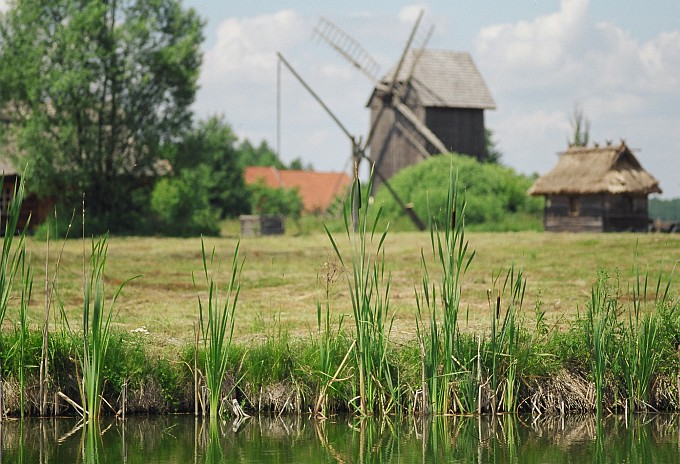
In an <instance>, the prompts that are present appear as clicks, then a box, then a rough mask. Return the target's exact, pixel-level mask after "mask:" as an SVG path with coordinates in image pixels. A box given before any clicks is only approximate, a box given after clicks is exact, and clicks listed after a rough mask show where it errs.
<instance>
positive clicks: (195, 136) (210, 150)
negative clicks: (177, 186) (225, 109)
mask: <svg viewBox="0 0 680 464" xmlns="http://www.w3.org/2000/svg"><path fill="white" fill-rule="evenodd" d="M236 143H237V137H236V135H234V132H233V131H232V129H231V127H230V126H229V125H228V124H227V123H226V122H225V121H224V118H223V117H222V116H212V117H210V118H208V119H207V120H205V121H199V122H198V123H197V124H196V126H195V127H194V128H193V129H192V130H191V131H189V132H188V133H187V134H186V136H185V137H184V140H182V141H181V142H180V143H179V144H178V145H177V151H176V153H175V154H174V156H172V157H171V159H172V165H173V170H174V171H175V173H177V175H179V174H180V173H182V172H183V171H186V170H195V169H202V168H203V167H207V168H208V169H209V172H210V175H209V176H197V177H196V180H197V184H196V185H195V188H197V189H203V190H205V191H206V195H207V198H208V201H209V203H210V205H211V206H212V207H213V208H214V209H216V210H217V211H219V212H220V216H221V217H233V216H236V215H239V214H243V213H247V212H249V208H250V205H249V203H248V191H247V189H246V186H245V183H244V181H243V165H242V164H241V157H242V154H241V151H240V149H239V148H237V146H236Z"/></svg>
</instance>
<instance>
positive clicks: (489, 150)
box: [484, 128, 503, 164]
mask: <svg viewBox="0 0 680 464" xmlns="http://www.w3.org/2000/svg"><path fill="white" fill-rule="evenodd" d="M484 145H486V159H485V160H484V161H485V162H487V163H493V164H501V158H502V157H503V153H501V152H500V150H498V148H496V141H495V140H494V138H493V131H492V130H491V129H488V128H486V129H484Z"/></svg>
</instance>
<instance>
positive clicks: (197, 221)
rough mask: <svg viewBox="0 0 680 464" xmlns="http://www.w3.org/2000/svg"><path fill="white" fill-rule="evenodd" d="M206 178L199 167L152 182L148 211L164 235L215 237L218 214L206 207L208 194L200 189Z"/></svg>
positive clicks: (206, 171)
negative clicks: (153, 183)
mask: <svg viewBox="0 0 680 464" xmlns="http://www.w3.org/2000/svg"><path fill="white" fill-rule="evenodd" d="M209 175H210V173H209V172H208V170H207V168H205V167H204V166H201V167H199V168H197V169H195V170H184V171H182V172H181V174H180V175H179V176H178V177H165V178H163V179H160V180H159V181H158V182H157V183H156V185H155V187H154V189H153V192H152V193H151V211H152V212H153V214H154V217H155V219H156V221H157V226H158V228H159V229H160V230H161V231H162V232H163V233H164V234H167V235H175V236H191V235H199V234H203V235H218V234H219V231H220V224H219V217H220V213H219V211H217V210H216V209H215V208H213V207H212V206H210V201H209V198H208V192H207V189H206V188H204V186H205V185H206V182H205V179H207V178H208V176H209Z"/></svg>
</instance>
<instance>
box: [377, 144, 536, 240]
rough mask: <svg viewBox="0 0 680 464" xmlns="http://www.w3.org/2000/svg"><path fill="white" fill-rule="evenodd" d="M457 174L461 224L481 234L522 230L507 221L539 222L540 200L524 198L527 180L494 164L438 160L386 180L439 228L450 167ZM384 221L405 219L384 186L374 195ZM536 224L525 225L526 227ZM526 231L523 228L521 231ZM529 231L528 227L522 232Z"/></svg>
mask: <svg viewBox="0 0 680 464" xmlns="http://www.w3.org/2000/svg"><path fill="white" fill-rule="evenodd" d="M452 163H453V166H454V169H456V170H457V172H458V189H459V190H460V191H461V192H465V197H466V201H467V206H466V210H465V211H466V213H465V221H466V225H473V226H474V225H477V226H479V227H481V228H484V229H485V230H505V229H506V228H507V224H513V226H514V227H521V226H522V225H521V224H517V223H516V221H513V219H512V218H515V217H527V216H528V217H534V218H536V222H540V219H539V218H540V217H541V214H542V208H543V200H542V199H541V198H535V197H529V196H528V195H527V193H526V192H527V190H528V189H529V187H530V186H531V183H532V179H531V178H529V177H526V176H523V175H520V174H517V173H515V172H514V171H513V170H512V169H510V168H506V167H502V166H500V165H497V164H489V163H487V164H483V163H479V162H478V161H476V160H475V159H473V158H471V157H469V156H463V155H456V154H453V155H439V156H434V157H432V158H430V159H428V160H425V161H423V162H421V163H418V164H416V165H415V166H410V167H408V168H406V169H403V170H402V171H400V172H399V173H397V174H396V175H395V176H393V177H392V178H391V179H390V181H389V182H390V185H391V186H392V188H393V189H394V190H395V191H396V192H397V193H398V195H399V196H400V197H401V199H402V201H404V202H405V203H411V204H413V209H414V210H415V212H416V213H417V214H418V216H419V217H421V218H428V217H430V216H432V218H433V219H435V220H436V221H437V222H438V223H440V224H444V223H445V222H446V220H447V219H446V199H447V195H448V190H449V187H448V185H449V180H448V177H449V167H450V166H451V164H452ZM376 202H377V203H378V204H379V205H382V207H383V210H384V211H383V215H384V217H385V218H387V219H389V220H393V219H395V218H400V217H403V216H404V215H405V213H404V212H403V211H402V210H401V208H400V207H399V205H398V204H397V202H396V201H395V200H394V198H393V197H392V196H391V195H390V193H389V192H388V191H387V189H386V188H385V187H381V188H380V189H379V190H378V192H377V195H376ZM534 224H535V223H531V222H530V223H529V225H530V226H532V225H534ZM525 227H526V226H525ZM527 228H528V227H527Z"/></svg>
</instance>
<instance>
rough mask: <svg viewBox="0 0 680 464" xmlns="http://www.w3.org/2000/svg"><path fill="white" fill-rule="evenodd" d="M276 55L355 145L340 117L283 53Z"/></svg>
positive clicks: (354, 140) (353, 138)
mask: <svg viewBox="0 0 680 464" xmlns="http://www.w3.org/2000/svg"><path fill="white" fill-rule="evenodd" d="M276 55H277V56H278V57H279V61H280V62H281V63H283V64H284V65H285V66H286V68H288V70H289V71H290V72H291V74H293V76H294V77H295V78H296V79H297V80H298V82H300V84H302V86H303V87H304V88H305V90H307V92H309V93H310V95H311V96H312V97H314V99H315V100H316V101H317V102H318V103H319V105H321V107H322V108H323V109H324V110H325V111H326V113H328V115H329V116H330V117H331V118H332V119H333V121H335V123H336V124H337V125H338V127H340V129H341V130H342V131H343V132H344V133H345V135H346V136H347V137H348V138H349V139H350V140H351V141H352V145H355V144H356V143H357V141H356V139H355V137H354V136H353V135H352V133H351V132H350V131H349V130H348V129H347V128H346V127H345V125H344V124H343V123H342V122H341V121H340V119H339V118H338V117H337V116H336V115H335V113H333V111H331V109H330V108H329V107H328V105H326V104H325V103H324V101H323V100H322V99H321V97H320V96H319V95H317V93H316V92H314V90H312V88H311V87H310V86H309V85H308V84H307V82H305V80H304V79H303V78H302V76H300V75H299V74H298V73H297V71H295V69H293V66H291V64H290V63H288V61H286V59H285V58H284V57H283V55H282V54H281V53H280V52H277V53H276Z"/></svg>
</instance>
